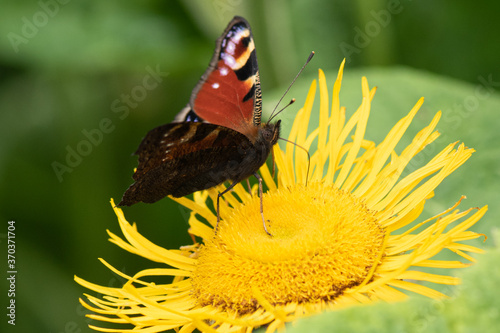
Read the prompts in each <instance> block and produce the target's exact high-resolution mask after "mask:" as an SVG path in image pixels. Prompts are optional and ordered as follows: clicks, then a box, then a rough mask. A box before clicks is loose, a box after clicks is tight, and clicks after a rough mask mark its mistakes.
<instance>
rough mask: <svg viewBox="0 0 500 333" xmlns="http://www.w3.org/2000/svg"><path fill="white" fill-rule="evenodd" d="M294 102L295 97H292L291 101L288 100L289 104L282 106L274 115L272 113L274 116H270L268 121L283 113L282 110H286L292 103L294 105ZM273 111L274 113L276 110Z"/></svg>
mask: <svg viewBox="0 0 500 333" xmlns="http://www.w3.org/2000/svg"><path fill="white" fill-rule="evenodd" d="M293 103H295V98H292V99H291V100H290V102H288V104H287V105H285V106H284V107H282V108H281V109H280V110H279V111H278V112H276V113H275V114H274V115H272V116H271V117H270V118H269V120H268V122H270V121H271V120H273V118H274V117H276V116H277V115H279V114H280V113H281V111H283V110H285V109H286V108H287V107H289V106H290V105H292V104H293ZM273 113H274V111H273Z"/></svg>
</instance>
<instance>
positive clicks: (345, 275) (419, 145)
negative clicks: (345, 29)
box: [75, 64, 487, 333]
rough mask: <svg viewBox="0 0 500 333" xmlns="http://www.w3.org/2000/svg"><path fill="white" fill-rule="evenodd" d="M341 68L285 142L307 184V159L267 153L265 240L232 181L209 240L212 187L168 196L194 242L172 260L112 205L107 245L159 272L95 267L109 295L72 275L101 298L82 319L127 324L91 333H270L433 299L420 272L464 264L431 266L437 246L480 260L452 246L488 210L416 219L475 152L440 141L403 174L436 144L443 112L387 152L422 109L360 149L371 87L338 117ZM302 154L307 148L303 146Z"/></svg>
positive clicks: (433, 277) (250, 196)
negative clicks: (272, 163)
mask: <svg viewBox="0 0 500 333" xmlns="http://www.w3.org/2000/svg"><path fill="white" fill-rule="evenodd" d="M343 66H344V64H342V65H341V68H340V70H339V74H338V77H337V80H336V82H335V84H334V87H333V97H332V101H331V102H330V101H329V96H328V91H327V85H326V80H325V77H324V74H323V72H322V71H320V72H319V80H318V84H319V92H320V93H319V96H320V101H319V113H320V118H319V127H318V128H317V129H315V130H314V131H312V133H308V132H307V128H308V124H309V116H310V114H311V111H312V109H313V102H314V98H315V95H316V89H317V83H316V81H314V82H313V83H312V85H311V88H310V90H309V94H308V96H307V99H306V102H305V105H304V107H303V108H302V109H301V110H300V111H299V113H298V114H297V117H296V119H295V122H294V124H293V127H292V130H291V134H290V137H289V140H290V141H293V142H296V143H297V144H298V145H300V146H302V147H304V148H306V149H307V150H309V151H313V150H315V152H314V153H313V154H312V156H311V158H310V168H309V173H308V159H307V154H306V153H305V152H304V151H303V150H301V149H297V148H296V147H295V146H294V145H292V144H290V143H288V144H287V145H286V150H285V151H282V150H281V149H280V148H279V147H278V145H276V146H275V147H274V156H275V158H276V165H277V168H278V174H277V183H275V181H274V180H273V177H272V176H271V173H270V171H269V169H268V167H267V166H266V165H264V166H262V168H261V169H260V173H261V175H262V177H263V179H264V181H265V184H266V185H267V188H268V191H267V192H266V193H265V194H264V195H263V203H264V215H265V218H266V219H267V220H269V222H268V228H269V230H270V233H271V234H272V237H270V236H269V235H267V234H266V232H265V230H264V228H263V226H262V220H261V215H260V210H259V205H260V199H259V198H258V196H257V195H256V194H257V189H256V187H255V186H254V188H253V189H252V193H248V191H247V190H245V187H244V186H242V185H241V184H239V185H237V186H236V187H235V188H234V191H232V192H229V193H227V194H225V195H224V200H222V201H221V207H220V215H221V217H222V219H221V222H220V224H219V229H218V231H217V233H215V232H214V226H215V224H216V221H217V217H216V214H215V213H214V210H213V202H215V199H216V196H217V193H218V191H222V190H223V189H224V188H225V187H224V186H219V187H218V188H217V189H211V190H208V191H202V192H197V193H195V194H194V197H193V200H191V199H188V198H179V199H174V200H176V201H178V202H179V203H180V204H182V205H184V206H185V207H187V208H189V209H190V210H191V211H192V212H191V216H190V220H189V224H190V229H189V232H190V233H191V234H192V235H194V236H196V237H198V238H199V239H200V240H201V243H196V244H194V245H191V246H186V247H183V248H181V249H180V250H166V249H164V248H162V247H160V246H157V245H155V244H153V243H151V242H150V241H148V240H147V239H146V238H145V237H143V236H142V235H140V234H139V232H138V231H137V227H136V225H135V223H134V224H132V225H131V224H129V223H128V222H127V221H126V220H125V217H124V215H123V212H122V211H121V209H119V208H116V207H115V205H114V202H113V201H111V204H112V206H113V208H114V210H115V213H116V215H117V216H118V221H119V223H120V227H121V229H122V232H123V234H124V235H125V239H126V240H124V239H122V238H120V237H118V236H116V235H115V234H113V233H111V232H109V234H110V236H111V241H112V242H113V243H115V244H117V245H118V246H120V247H122V248H123V249H125V250H127V251H129V252H132V253H136V254H137V255H140V256H143V257H144V258H147V259H149V260H151V261H154V262H157V263H160V264H161V268H152V269H146V270H143V271H141V272H139V273H137V274H135V275H134V276H127V275H125V274H123V273H121V272H119V271H117V270H116V269H115V268H113V267H111V266H110V265H109V264H107V263H106V262H105V261H104V260H101V261H102V262H103V263H104V264H105V265H106V266H108V267H109V268H110V269H111V270H112V271H114V272H115V273H116V274H119V275H121V276H122V277H124V278H126V279H127V280H128V282H127V283H125V285H124V286H123V287H121V288H110V287H104V286H99V285H96V284H92V283H90V282H87V281H85V280H83V279H81V278H78V277H75V279H76V281H77V282H78V283H80V284H81V285H83V286H85V287H87V288H88V289H91V290H94V291H96V292H98V293H101V294H103V295H104V296H102V298H96V297H94V296H90V295H87V299H88V300H87V301H86V302H85V301H83V300H82V301H81V302H82V304H83V305H84V306H85V307H86V308H88V309H90V310H91V311H93V312H94V314H91V315H89V316H90V317H91V318H92V319H95V320H98V321H104V322H111V323H114V324H116V325H118V324H129V325H122V326H121V327H117V328H116V329H108V328H106V329H105V328H99V327H96V326H92V325H91V327H92V328H93V329H96V330H101V331H105V332H123V331H128V330H130V329H131V327H133V328H134V332H161V331H164V330H168V329H175V330H177V331H178V332H183V333H184V332H192V331H193V330H195V329H198V330H200V331H203V332H251V331H252V330H253V329H254V328H257V327H260V326H267V331H268V332H273V331H275V330H276V329H279V328H282V327H283V326H284V324H285V323H287V322H291V321H294V320H296V319H297V318H300V317H303V316H305V315H309V314H314V313H318V312H321V311H325V310H334V309H339V308H341V307H345V306H349V305H355V304H363V303H370V302H373V301H376V300H384V301H399V300H402V299H404V298H406V297H407V292H414V293H417V294H421V295H424V296H428V297H430V298H440V297H445V295H443V294H442V293H440V292H439V291H437V290H434V289H432V288H430V287H427V286H424V285H423V284H422V283H421V282H433V283H438V284H448V285H455V284H458V283H459V280H458V279H457V278H456V277H453V276H448V275H437V274H434V273H428V272H425V268H429V267H430V268H459V267H466V266H468V265H469V264H467V263H462V262H460V261H450V260H437V259H435V258H433V257H434V256H435V255H436V254H438V253H439V252H441V251H442V250H443V249H449V250H451V251H453V252H455V253H457V254H458V255H460V256H462V257H463V258H465V259H467V260H469V261H472V262H473V261H474V259H473V258H472V257H471V256H470V255H469V254H467V252H472V253H479V252H481V250H480V249H478V248H476V247H473V246H470V245H467V244H463V243H461V242H462V241H466V240H470V239H474V238H478V237H479V236H480V234H477V233H474V232H472V231H469V230H468V229H469V228H470V227H471V226H472V225H474V224H475V223H476V222H477V221H478V220H479V219H480V218H481V217H482V216H483V215H484V213H485V212H486V210H487V207H483V208H481V209H478V208H475V209H472V208H471V209H468V210H466V211H463V212H460V211H459V210H458V209H456V207H457V206H458V204H459V203H460V201H461V200H460V201H459V202H458V203H457V204H456V205H455V206H453V207H451V208H449V209H447V210H446V211H444V212H442V213H441V214H439V215H437V216H435V217H433V218H430V219H428V220H425V221H420V222H416V221H418V219H419V215H420V213H421V212H422V210H423V208H424V203H425V201H426V200H427V199H430V198H431V197H432V196H433V190H434V189H435V188H436V187H437V186H438V184H439V183H441V181H442V180H443V179H444V178H445V177H447V176H448V175H449V174H450V173H452V172H453V171H454V170H455V169H456V168H458V167H459V166H460V165H461V164H462V163H464V162H465V161H466V160H467V159H468V158H469V157H470V156H471V154H472V152H473V150H472V149H470V148H466V147H465V146H464V145H463V144H460V145H457V144H451V145H449V146H448V147H446V148H445V149H444V150H443V151H441V152H440V153H439V154H437V155H436V156H435V157H434V158H432V159H431V160H430V161H429V162H428V163H427V164H426V165H425V166H423V167H421V168H419V169H417V170H415V171H413V172H411V173H409V174H408V175H406V176H404V177H403V176H401V175H402V172H403V170H404V169H405V167H406V166H407V165H408V164H409V163H410V161H411V160H412V158H413V157H414V156H415V155H416V154H417V153H419V152H420V151H422V150H423V149H424V147H425V146H426V145H428V144H430V143H431V142H432V141H434V140H435V139H436V138H437V137H438V136H439V133H438V132H436V131H435V127H436V125H437V123H438V120H439V118H440V115H441V113H440V112H438V113H437V114H436V116H435V117H434V119H432V121H431V122H430V124H429V125H428V126H427V127H425V128H424V129H422V130H421V131H420V132H419V133H418V134H417V135H416V136H415V137H414V138H413V141H412V142H411V143H410V144H409V145H408V146H407V147H406V148H405V149H404V150H403V151H402V152H401V153H400V154H397V153H396V152H395V150H394V149H395V146H396V144H397V143H398V142H399V140H400V139H401V137H402V136H403V134H404V133H405V131H406V129H407V128H408V126H409V125H410V123H411V121H412V119H413V117H414V116H415V114H416V113H417V111H418V109H419V108H420V106H421V105H422V103H423V99H420V100H419V101H418V102H417V104H416V105H415V106H414V108H413V109H412V110H411V111H410V113H409V114H408V115H407V116H406V117H404V118H403V119H401V120H400V121H399V122H398V123H397V124H396V125H395V126H394V127H393V128H392V130H391V131H390V132H389V134H388V135H387V136H386V138H385V139H384V140H383V141H382V142H381V143H380V144H378V145H376V144H375V143H374V142H372V141H368V140H366V139H365V138H364V134H365V129H366V125H367V120H368V115H369V113H370V104H371V100H372V98H373V96H374V94H375V89H371V90H370V89H369V87H368V83H367V80H366V78H363V79H362V93H363V100H362V103H361V106H360V107H359V109H358V110H357V111H356V112H355V113H354V114H353V115H352V117H351V118H350V119H348V120H346V117H345V108H343V107H342V108H341V107H340V102H339V91H340V85H341V80H342V72H343ZM330 109H331V112H329V110H330ZM313 144H314V145H315V146H316V145H317V148H315V149H312V146H313ZM306 179H307V182H306ZM209 198H210V200H209ZM209 202H210V205H209ZM204 221H205V222H204ZM206 222H208V224H207V223H206ZM414 222H415V223H414ZM423 268H424V269H423ZM157 276H162V277H163V276H172V277H173V279H172V283H170V284H156V283H153V282H148V281H151V280H154V278H155V277H157ZM410 294H411V293H410ZM131 325H132V326H131ZM118 326H119V325H118Z"/></svg>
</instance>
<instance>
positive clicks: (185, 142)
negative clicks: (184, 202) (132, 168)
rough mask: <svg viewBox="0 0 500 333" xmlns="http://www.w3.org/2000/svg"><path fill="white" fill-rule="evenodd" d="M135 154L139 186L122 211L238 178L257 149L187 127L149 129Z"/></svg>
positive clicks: (232, 134) (230, 135)
mask: <svg viewBox="0 0 500 333" xmlns="http://www.w3.org/2000/svg"><path fill="white" fill-rule="evenodd" d="M136 154H138V155H139V166H138V168H137V170H136V172H135V174H134V176H133V178H134V180H135V183H134V184H132V185H131V186H130V187H129V188H128V189H127V191H126V192H125V194H124V195H123V198H122V200H121V202H120V203H119V204H118V205H119V206H130V205H133V204H135V203H137V202H147V203H153V202H156V201H158V200H160V199H162V198H164V197H165V196H167V195H173V196H175V197H181V196H185V195H188V194H191V193H193V192H195V191H199V190H204V189H207V188H210V187H213V186H215V185H217V184H220V183H222V182H224V181H225V180H228V179H236V178H238V177H239V176H240V175H243V174H245V170H243V169H245V168H246V165H248V163H245V161H246V160H250V159H254V158H253V157H252V155H255V147H254V146H253V145H252V144H251V143H250V141H249V140H248V139H247V138H246V137H245V136H244V135H243V134H241V133H238V132H236V131H233V130H231V129H228V128H226V127H222V126H218V125H214V124H208V123H200V122H186V123H171V124H166V125H163V126H160V127H157V128H155V129H153V130H151V131H150V132H149V133H148V135H147V136H146V137H145V138H144V139H143V141H142V142H141V145H140V146H139V149H138V150H137V152H136ZM242 168H243V169H242ZM246 176H248V175H246Z"/></svg>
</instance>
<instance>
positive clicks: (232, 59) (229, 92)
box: [118, 16, 280, 235]
mask: <svg viewBox="0 0 500 333" xmlns="http://www.w3.org/2000/svg"><path fill="white" fill-rule="evenodd" d="M261 115H262V94H261V89H260V79H259V69H258V65H257V56H256V53H255V44H254V40H253V36H252V31H251V30H250V25H249V24H248V22H247V21H246V20H245V19H244V18H242V17H239V16H235V17H234V18H233V19H232V20H231V22H229V25H228V26H227V28H226V30H225V31H224V33H223V34H222V36H221V37H219V38H218V39H217V42H216V47H215V52H214V55H213V57H212V60H211V61H210V64H209V66H208V69H207V70H206V72H205V73H204V74H203V75H202V77H201V79H200V81H199V82H198V84H197V85H196V87H195V88H194V90H193V92H192V94H191V98H190V101H189V103H188V105H187V106H186V107H185V108H184V109H182V110H181V112H180V113H179V114H178V115H177V116H176V117H175V119H174V121H173V122H172V123H170V124H166V125H162V126H159V127H157V128H155V129H153V130H151V131H150V132H149V133H148V134H147V135H146V137H145V138H144V139H143V140H142V142H141V144H140V145H139V148H138V149H137V151H136V152H135V154H136V155H139V166H138V167H137V170H136V172H135V173H134V175H133V179H134V180H135V182H134V183H133V184H132V185H131V186H130V187H129V188H128V189H127V191H126V192H125V194H124V195H123V198H122V200H121V202H120V203H119V204H118V205H119V206H131V205H133V204H135V203H137V202H146V203H153V202H156V201H158V200H160V199H162V198H164V197H165V196H167V195H172V196H174V197H182V196H185V195H188V194H191V193H193V192H196V191H200V190H204V189H208V188H211V187H213V186H216V185H218V184H221V183H223V182H225V181H228V180H230V181H232V183H231V185H230V186H229V187H228V188H227V189H226V190H225V191H224V192H222V193H219V195H218V197H217V222H219V219H220V216H219V198H220V197H221V196H222V195H223V194H224V193H226V192H227V191H229V190H230V189H231V188H232V187H233V186H234V185H236V184H237V183H239V182H240V181H242V180H244V179H246V178H248V177H249V176H251V175H255V176H256V177H257V179H258V180H259V194H260V197H261V216H262V220H263V223H264V229H265V231H266V232H267V233H268V234H269V232H268V231H267V228H266V223H265V220H264V215H263V212H262V180H261V178H260V176H259V175H258V174H257V170H258V169H259V168H260V167H261V166H262V165H263V164H264V163H265V161H266V159H267V157H268V156H269V153H270V152H271V149H272V147H273V145H274V144H276V142H277V140H278V137H279V132H280V121H279V120H278V121H277V122H276V123H261ZM269 235H270V234H269Z"/></svg>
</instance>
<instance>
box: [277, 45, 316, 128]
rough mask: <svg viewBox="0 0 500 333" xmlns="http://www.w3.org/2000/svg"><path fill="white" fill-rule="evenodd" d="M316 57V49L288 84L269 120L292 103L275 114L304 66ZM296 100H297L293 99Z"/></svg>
mask: <svg viewBox="0 0 500 333" xmlns="http://www.w3.org/2000/svg"><path fill="white" fill-rule="evenodd" d="M313 57H314V51H312V52H311V53H310V54H309V57H307V60H306V62H305V64H304V65H303V66H302V68H301V69H300V71H299V72H298V73H297V75H295V78H294V79H293V81H292V83H290V85H289V86H288V88H287V89H286V91H285V93H284V94H283V96H281V98H280V100H279V101H278V104H276V106H275V107H274V110H273V112H272V113H271V116H270V117H269V121H271V120H272V119H273V118H274V117H275V116H276V115H278V113H280V112H281V111H283V110H284V109H285V108H287V107H288V106H289V105H290V104H292V103H293V102H292V103H289V104H288V105H287V106H285V107H284V108H283V109H281V110H280V111H278V112H277V113H276V114H274V112H275V111H276V109H277V108H278V106H279V105H280V103H281V101H282V100H283V98H284V97H285V95H286V94H287V93H288V91H289V90H290V88H291V87H292V86H293V84H294V83H295V81H296V80H297V78H298V77H299V75H300V74H301V73H302V71H303V70H304V68H306V66H307V64H308V63H309V61H311V59H312V58H313ZM293 101H295V100H293Z"/></svg>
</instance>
